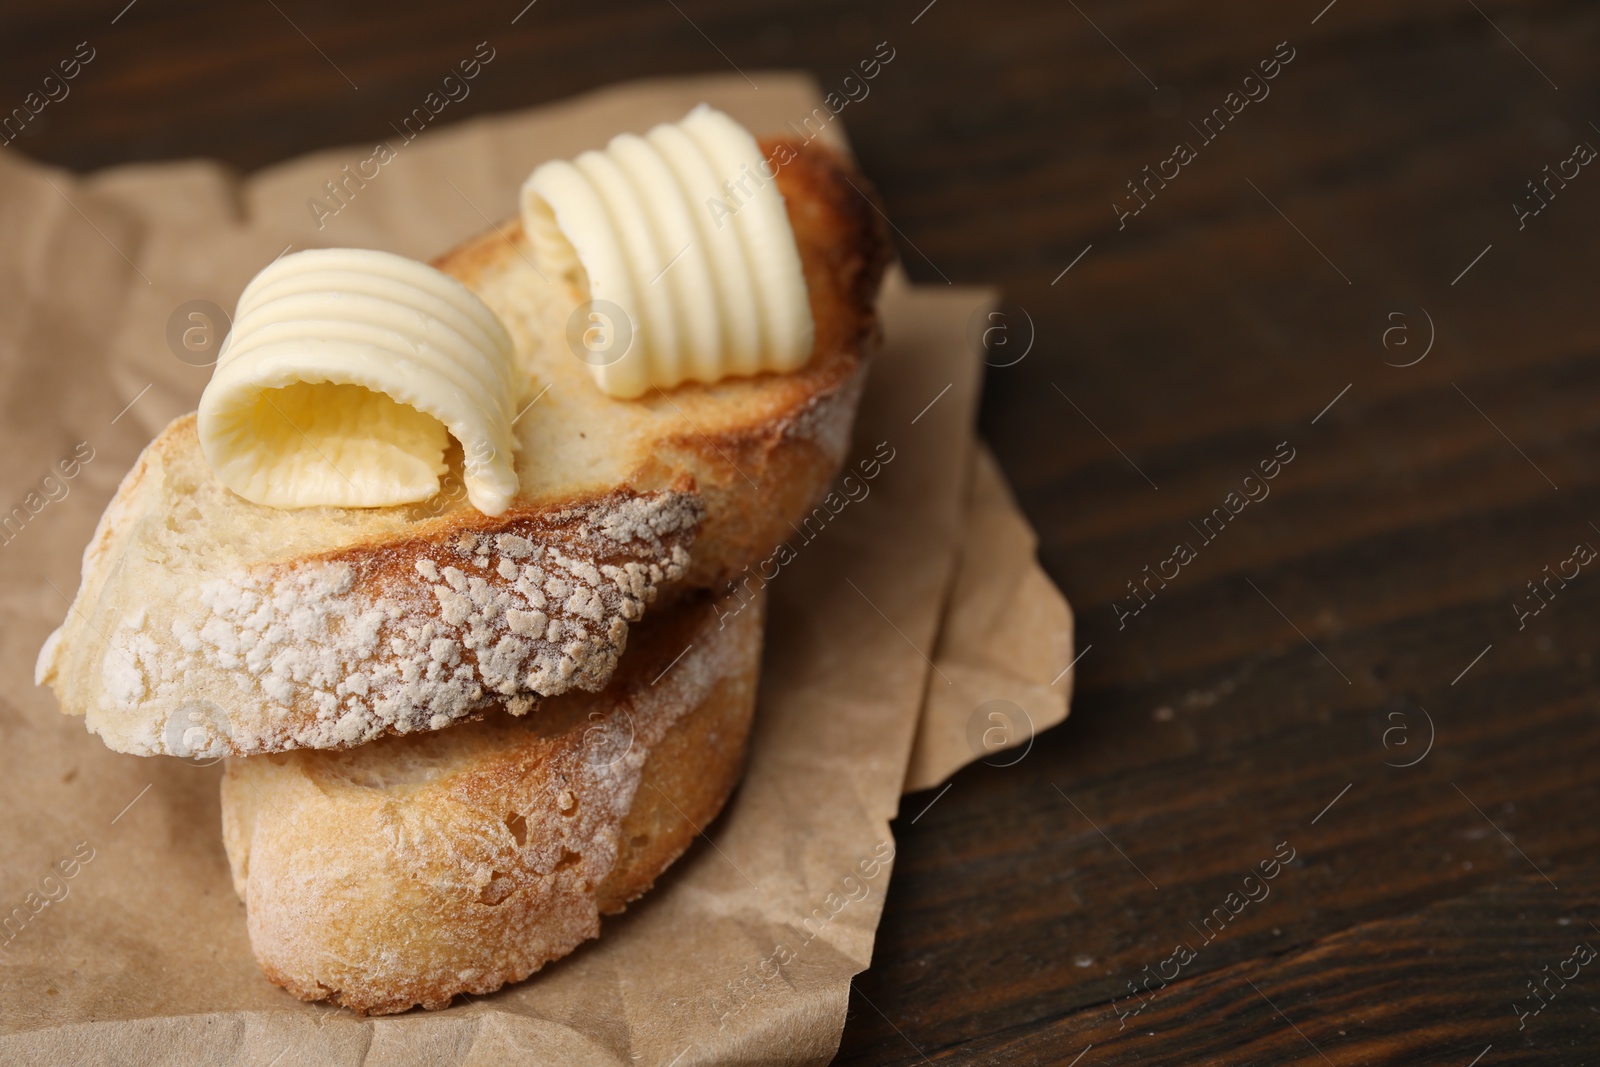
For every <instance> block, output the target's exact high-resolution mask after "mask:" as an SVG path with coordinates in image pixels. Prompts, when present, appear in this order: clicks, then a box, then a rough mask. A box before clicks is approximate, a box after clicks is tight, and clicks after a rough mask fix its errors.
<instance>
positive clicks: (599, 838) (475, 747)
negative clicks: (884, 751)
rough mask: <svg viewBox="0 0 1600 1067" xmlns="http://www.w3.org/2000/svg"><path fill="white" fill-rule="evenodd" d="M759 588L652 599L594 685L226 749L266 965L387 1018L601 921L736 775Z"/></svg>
mask: <svg viewBox="0 0 1600 1067" xmlns="http://www.w3.org/2000/svg"><path fill="white" fill-rule="evenodd" d="M749 606H750V610H747V611H740V612H734V613H731V614H730V615H729V618H728V621H727V625H726V626H724V625H723V624H722V623H721V622H719V619H718V615H719V606H718V605H717V604H716V603H714V602H713V599H712V598H711V596H710V595H708V594H705V593H700V594H695V595H692V596H690V597H687V598H685V599H683V600H681V601H679V602H678V603H677V604H675V605H674V606H673V607H671V608H669V609H667V610H665V611H662V612H659V613H655V614H653V615H652V616H651V618H650V619H649V620H647V621H646V622H645V623H643V624H642V625H641V626H639V627H638V628H637V630H636V637H635V639H634V640H635V648H634V649H632V650H630V652H629V653H628V655H627V657H626V658H625V659H624V660H623V664H622V667H621V669H620V670H619V671H618V672H617V673H616V675H615V676H613V678H612V680H611V684H610V685H609V686H608V687H607V688H606V689H605V690H604V691H603V692H601V693H597V694H590V693H583V692H573V693H568V694H567V695H565V696H560V697H555V698H553V699H551V700H548V701H546V702H545V703H544V704H543V706H542V707H541V708H540V709H539V711H538V713H537V714H535V715H531V716H526V717H521V718H517V717H513V716H509V715H490V716H487V717H486V718H484V719H483V720H481V721H478V722H473V723H467V724H465V725H461V726H456V727H453V728H452V729H449V730H441V731H437V732H434V733H427V734H421V735H416V736H411V737H390V738H385V739H383V740H380V741H375V742H373V743H372V744H369V745H363V746H361V747H360V748H355V749H349V750H346V751H337V752H313V751H300V752H291V753H280V754H268V755H261V756H251V757H248V758H244V759H230V760H229V761H228V764H227V773H226V775H225V776H224V778H223V781H222V834H223V841H224V843H225V844H226V845H227V850H228V860H229V863H230V864H231V865H232V868H233V884H234V888H235V889H236V890H237V891H238V893H239V896H240V898H241V899H243V900H244V902H245V904H246V906H247V908H248V911H249V929H250V943H251V946H252V947H253V948H254V950H255V954H256V959H257V960H258V961H259V962H260V964H261V969H262V971H263V972H264V973H265V974H266V976H267V977H268V978H269V979H271V980H272V981H273V982H275V983H277V984H278V985H280V986H282V987H283V988H285V989H287V990H288V991H289V992H291V993H293V994H295V995H296V996H298V997H301V998H302V999H305V1000H331V1001H334V1002H335V1003H338V1004H341V1005H343V1006H344V1007H347V1008H350V1009H352V1010H354V1011H357V1012H360V1013H361V1014H364V1015H371V1014H384V1013H388V1012H397V1011H404V1010H406V1009H407V1008H410V1007H412V1006H414V1005H417V1004H421V1005H424V1006H425V1007H429V1008H441V1007H444V1006H445V1005H446V1004H448V1003H449V1002H450V999H451V998H452V997H453V996H455V995H456V994H458V993H489V992H492V991H494V990H496V989H498V988H500V986H502V985H503V984H505V983H507V982H516V981H520V980H522V979H523V978H526V977H527V976H528V975H529V974H531V973H532V972H533V971H536V970H538V969H539V968H540V967H541V966H543V965H544V964H546V963H548V962H549V961H551V960H554V959H557V958H559V957H561V956H564V955H566V954H567V953H569V952H571V951H572V950H573V949H574V948H576V947H577V946H578V945H579V944H581V943H582V942H583V941H585V940H587V939H588V938H591V937H595V936H596V935H597V934H598V933H599V931H600V916H601V915H602V914H612V913H615V912H619V911H622V910H623V908H624V907H625V906H626V905H627V903H628V902H629V901H631V900H633V899H634V898H635V897H637V896H639V895H640V894H641V893H643V892H644V891H645V890H647V889H649V888H650V886H651V884H652V883H653V882H654V881H655V879H656V878H657V876H659V875H660V874H661V872H662V871H664V870H665V869H666V868H667V867H668V866H669V865H671V863H672V862H673V860H675V859H676V858H677V857H678V856H679V855H681V854H682V853H683V851H684V849H685V848H687V847H688V846H689V844H690V842H691V841H692V840H693V839H694V837H695V836H696V835H697V834H698V833H699V831H700V829H701V828H703V827H704V826H705V825H706V824H707V823H708V822H710V821H711V819H713V818H714V817H715V816H716V814H717V812H718V811H720V810H721V808H722V806H723V803H724V802H725V801H726V800H727V798H728V795H729V794H730V793H731V792H732V790H733V787H734V785H735V784H736V783H737V781H738V779H739V776H740V773H741V770H742V768H743V763H744V752H745V741H746V738H747V736H748V733H749V727H750V718H751V714H752V711H753V709H754V706H755V695H756V679H757V674H758V671H759V666H760V658H761V632H762V618H761V617H762V614H763V604H762V603H761V602H760V600H759V598H758V599H757V600H756V601H754V602H749ZM722 610H726V609H725V608H724V609H722Z"/></svg>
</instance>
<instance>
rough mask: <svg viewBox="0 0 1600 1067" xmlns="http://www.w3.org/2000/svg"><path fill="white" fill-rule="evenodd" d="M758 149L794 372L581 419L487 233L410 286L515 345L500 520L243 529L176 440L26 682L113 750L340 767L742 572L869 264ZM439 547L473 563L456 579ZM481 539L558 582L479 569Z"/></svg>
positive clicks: (828, 165) (842, 423)
mask: <svg viewBox="0 0 1600 1067" xmlns="http://www.w3.org/2000/svg"><path fill="white" fill-rule="evenodd" d="M780 147H783V146H781V145H780V143H779V142H773V141H769V142H765V143H764V144H763V148H764V150H766V151H768V152H769V153H771V154H772V155H773V156H774V158H777V159H781V160H786V161H785V162H784V164H783V166H782V167H780V169H779V171H778V175H777V181H778V185H779V188H780V190H781V191H782V193H783V194H784V197H785V201H786V204H787V206H788V211H789V214H790V217H791V221H792V222H793V228H794V231H795V235H796V239H797V242H798V244H799V248H800V253H801V260H802V265H803V269H804V271H805V274H806V279H807V285H808V289H809V293H810V300H811V304H812V311H813V317H814V320H815V323H816V347H815V350H814V354H813V357H812V359H811V360H810V361H809V362H808V363H807V364H806V365H805V366H804V367H803V368H801V369H800V370H799V371H797V372H795V373H792V374H784V375H773V374H766V375H760V376H757V377H754V378H749V379H730V380H727V381H723V382H718V383H715V384H712V385H701V384H686V385H683V386H680V387H678V388H676V389H673V390H670V391H668V392H665V393H662V392H658V393H656V394H653V395H651V396H648V397H646V398H644V399H641V400H638V401H616V400H613V399H611V398H608V397H605V396H604V395H603V394H601V393H599V391H598V390H596V389H594V388H593V387H592V385H591V384H590V383H589V382H588V380H587V377H586V375H587V368H586V367H583V366H582V365H581V364H579V363H578V361H577V360H576V359H574V358H573V357H572V356H571V355H570V354H569V353H567V352H566V351H565V347H564V345H563V344H561V342H560V340H559V339H558V340H556V341H551V339H550V336H549V335H550V334H551V333H552V332H556V333H559V330H557V329H555V328H554V327H552V326H551V324H550V322H549V321H548V320H547V318H540V317H539V315H536V314H534V313H533V311H534V310H539V311H540V313H541V314H543V313H544V312H546V311H548V309H542V310H541V309H533V310H530V308H529V307H527V306H525V305H527V304H528V303H529V300H530V299H531V298H528V297H527V293H528V292H529V291H530V286H531V264H529V262H528V261H527V259H526V250H525V249H524V248H522V247H521V246H520V245H519V244H517V241H518V240H519V237H518V234H519V232H520V231H519V228H518V227H517V226H515V225H514V224H512V225H508V226H506V227H501V228H497V229H493V230H490V231H487V232H485V233H484V234H481V235H479V236H478V237H475V238H473V239H471V240H469V241H467V242H465V243H464V244H463V245H461V246H460V247H458V248H457V249H455V250H453V251H451V252H449V253H446V254H445V255H443V256H441V257H439V259H438V260H437V261H436V262H437V263H438V265H439V266H440V267H441V268H442V269H445V270H448V271H450V272H451V273H453V274H455V275H457V276H458V277H460V278H461V279H462V280H463V281H465V282H466V283H467V284H469V285H472V286H474V287H475V288H477V289H479V291H480V295H482V296H483V297H484V299H485V300H486V301H488V302H489V303H490V306H491V307H494V308H495V310H496V311H497V312H498V313H500V314H501V315H502V317H503V318H505V319H506V320H507V321H508V323H513V332H514V333H518V332H519V331H520V334H521V337H522V343H521V346H520V348H519V351H523V352H524V353H527V354H528V359H529V360H531V363H530V366H529V368H528V371H529V375H530V377H531V378H532V379H533V380H534V382H535V384H536V386H537V385H539V384H540V383H542V385H543V386H549V387H551V388H550V391H549V395H548V396H544V398H543V399H542V400H540V401H539V407H538V408H537V409H536V410H535V411H534V412H533V413H532V414H530V415H528V417H527V418H525V419H523V420H522V423H521V425H520V426H519V431H518V432H519V434H520V435H521V436H520V440H521V445H522V447H521V449H520V450H519V453H518V458H517V463H518V469H519V475H520V476H521V477H522V479H523V490H522V492H521V493H520V494H519V497H518V499H517V502H516V503H515V504H514V506H513V507H512V509H511V510H510V511H508V512H507V513H506V514H505V515H502V516H499V517H496V518H494V519H488V518H486V517H484V516H482V515H481V514H479V513H478V512H476V511H475V510H473V509H471V508H470V507H469V506H467V505H466V504H465V502H464V501H462V500H460V499H459V498H457V499H449V498H446V497H441V498H439V499H436V500H435V501H432V502H429V503H428V504H426V505H415V506H410V507H404V508H385V509H368V510H365V511H362V510H358V509H337V508H324V509H313V512H314V513H307V512H288V511H279V510H276V509H271V508H260V507H257V506H255V505H251V504H248V503H246V502H244V501H242V500H240V499H239V498H237V497H234V496H233V495H232V494H231V493H228V491H227V490H226V489H224V488H222V487H221V486H220V483H217V482H216V479H215V478H214V477H213V476H212V475H211V473H210V470H209V468H208V467H206V465H205V463H204V460H203V457H201V456H200V453H199V447H198V439H197V437H196V435H195V428H194V424H193V419H192V418H185V419H180V420H178V421H176V422H175V423H174V424H173V425H172V426H170V427H168V429H167V430H166V431H165V432H164V433H163V434H162V435H161V436H160V437H158V438H157V439H156V441H154V442H153V443H152V444H151V445H150V446H149V448H147V449H146V451H145V453H144V455H143V456H141V458H140V460H139V462H138V464H137V465H136V466H135V468H134V472H133V473H132V474H130V476H129V477H128V479H126V480H125V481H124V484H123V486H122V488H121V489H119V491H118V494H117V497H116V499H114V500H113V502H112V504H111V505H110V507H109V508H108V509H107V513H106V516H105V517H104V519H103V520H102V524H101V527H100V530H99V531H97V534H96V536H95V539H94V542H93V543H92V546H91V548H90V550H89V551H88V552H86V553H85V558H84V577H83V582H82V585H81V586H80V590H79V594H78V599H77V601H76V602H75V604H74V605H73V608H72V610H71V611H69V613H68V617H67V620H66V621H65V622H64V623H63V625H62V628H61V629H60V630H59V631H57V634H56V635H55V636H53V637H52V638H51V640H50V642H49V643H48V644H47V645H46V647H45V649H44V650H43V651H42V652H41V655H40V660H39V670H38V680H39V681H41V682H44V683H48V684H51V685H52V686H53V687H54V688H55V690H56V694H57V697H58V700H59V701H60V704H61V707H62V710H63V711H65V712H67V713H69V714H84V715H86V716H87V717H88V725H89V727H90V729H91V730H94V731H95V732H97V733H99V734H101V736H102V737H103V738H104V739H105V741H106V743H107V744H108V745H110V746H111V747H112V748H115V749H117V750H119V751H125V752H134V753H138V754H146V755H147V754H162V753H164V754H173V755H183V756H218V755H224V754H227V755H249V754H252V753H257V752H264V751H285V750H289V749H294V748H336V747H341V746H350V745H358V744H362V743H365V742H366V741H369V740H371V739H373V738H375V737H379V736H383V735H384V734H388V733H409V732H416V731H425V730H432V729H439V728H442V727H443V726H447V725H449V724H450V723H452V722H455V721H458V720H461V719H464V718H470V717H473V716H475V715H478V714H481V713H482V711H483V709H484V708H485V707H487V706H489V705H491V704H492V703H493V702H495V701H496V700H499V699H501V698H508V697H515V698H516V699H518V700H521V701H523V702H524V703H526V702H527V701H529V700H533V699H537V698H538V697H539V696H551V695H555V694H558V693H562V692H566V691H568V690H570V689H574V688H583V689H595V688H598V687H599V686H601V685H603V684H604V682H605V679H606V678H607V677H609V676H610V673H611V671H612V670H613V669H614V668H615V665H616V663H617V661H618V657H619V656H620V655H621V653H622V650H623V648H624V647H625V642H626V640H627V627H628V625H629V624H630V623H632V622H633V621H634V620H635V619H636V618H637V617H638V615H639V614H640V612H641V611H642V609H643V605H644V604H646V603H649V602H650V601H652V600H653V599H654V598H655V597H656V595H657V593H658V591H661V592H666V591H669V590H671V593H670V595H669V597H668V599H671V597H672V596H676V595H677V592H676V590H683V589H693V588H710V587H716V586H718V585H719V584H720V583H722V582H724V581H726V580H728V579H730V578H732V577H734V576H735V575H737V574H738V573H739V572H740V570H741V569H742V568H745V567H747V566H752V565H754V564H756V563H757V562H758V561H760V560H761V559H762V558H763V557H764V556H766V555H767V553H769V552H770V551H771V550H772V548H773V547H774V546H775V545H776V544H777V543H778V542H779V541H780V540H783V539H784V538H785V537H787V536H788V535H789V532H790V524H791V523H792V522H795V521H797V520H798V519H799V518H800V517H801V516H802V515H803V514H805V513H806V512H807V511H808V510H809V509H810V508H811V507H812V506H813V505H814V504H815V502H816V500H817V498H819V497H820V496H821V495H822V493H823V492H824V490H825V489H826V487H827V484H828V482H829V481H830V480H831V479H832V478H833V476H834V475H835V473H836V472H837V470H838V468H839V466H840V464H841V463H842V462H843V459H844V456H845V451H846V449H847V447H848V443H849V432H850V426H851V422H852V420H853V416H854V411H855V407H856V403H857V400H858V398H859V395H860V391H861V387H862V383H863V380H864V376H865V360H866V354H867V353H868V352H869V351H870V349H871V348H872V346H874V345H875V344H876V343H877V323H876V317H875V312H874V308H873V300H874V296H875V293H876V289H877V285H878V282H879V280H880V278H881V275H882V271H883V267H884V264H885V262H886V258H887V255H888V244H887V242H886V241H885V240H884V237H883V233H882V226H881V222H880V221H879V220H878V218H877V216H876V213H875V212H874V211H873V210H872V208H871V205H870V204H869V203H868V202H867V200H866V199H865V194H864V193H862V192H860V191H858V189H857V188H855V181H857V180H856V179H852V178H851V177H850V174H849V172H848V169H847V164H845V163H844V162H843V161H842V160H841V159H839V157H837V156H835V155H834V154H833V153H832V152H830V151H828V150H826V149H823V148H821V147H819V146H816V145H803V146H800V147H799V148H794V147H793V146H788V147H789V148H790V153H789V155H788V156H785V155H784V154H783V153H781V152H780V151H779V148H780ZM508 238H509V239H508ZM541 395H543V394H541ZM586 434H587V435H588V438H589V439H588V441H587V443H586V444H582V445H580V443H579V442H580V441H581V440H582V439H584V438H585V435H586ZM540 435H543V436H540ZM567 444H571V445H572V447H573V450H574V452H575V453H576V454H575V455H573V456H568V455H566V454H565V453H564V452H563V451H562V449H563V447H565V446H566V445H567ZM584 449H586V451H585V450H584ZM573 516H578V517H579V518H580V520H581V521H579V522H577V523H576V524H575V525H574V524H573V523H571V522H567V521H566V519H569V518H571V517H573ZM552 517H558V518H559V517H564V518H562V519H561V521H555V520H554V519H553V518H552ZM646 528H648V529H646ZM618 530H622V531H623V532H625V533H626V532H627V531H629V530H634V531H642V533H641V535H640V536H632V535H629V536H625V537H622V538H621V539H618V538H616V537H613V536H612V535H613V534H615V533H616V532H617V531H618ZM463 533H469V534H471V535H472V536H473V537H474V538H476V545H477V546H478V547H480V548H481V546H482V545H484V544H489V545H491V548H492V549H493V550H492V551H489V552H483V551H471V552H466V553H462V552H461V551H460V550H459V547H458V546H459V543H460V539H461V536H462V534H463ZM503 535H512V536H513V537H515V538H517V539H520V541H522V542H526V543H527V544H528V545H531V546H532V548H531V550H530V551H532V552H534V553H536V554H537V553H542V552H545V551H546V550H549V551H550V552H551V553H553V554H554V555H556V556H557V557H558V558H557V559H556V564H557V565H556V566H555V567H554V568H553V569H552V568H547V567H544V565H543V563H542V562H540V561H539V560H536V559H530V558H528V557H527V556H516V555H514V554H513V553H510V552H506V551H500V549H499V540H500V539H501V537H502V536H503ZM541 538H543V540H541ZM691 541H692V546H691ZM546 542H548V543H546ZM446 557H450V559H449V560H448V561H447V559H446ZM455 557H462V558H455ZM508 557H510V558H508ZM447 566H449V567H451V568H453V574H446V573H445V568H446V567H447ZM530 567H533V568H534V570H533V571H530V570H529V568H530ZM430 568H432V569H431V570H430ZM435 572H437V577H436V576H435ZM535 572H536V573H535ZM549 582H554V583H555V585H554V586H553V587H552V586H547V583H549ZM674 586H675V587H676V589H675V590H673V589H672V587H674ZM579 587H582V588H579ZM552 590H556V591H552ZM557 591H559V595H558V592H557ZM570 596H577V600H575V601H572V603H571V604H570V606H569V605H568V604H567V601H568V598H569V597H570ZM261 605H267V606H268V607H271V608H272V610H271V611H267V610H265V609H262V608H261V607H260V606H261ZM274 605H276V606H277V607H272V606H274ZM264 612H265V613H264ZM274 612H276V613H274ZM513 613H515V614H513ZM294 619H299V620H301V622H303V623H304V626H302V628H301V630H295V629H294V627H293V626H291V625H290V623H291V621H292V620H294ZM540 626H543V627H544V628H545V629H544V630H543V631H542V632H540V631H539V627H540Z"/></svg>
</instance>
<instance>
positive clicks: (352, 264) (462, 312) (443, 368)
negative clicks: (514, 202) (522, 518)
mask: <svg viewBox="0 0 1600 1067" xmlns="http://www.w3.org/2000/svg"><path fill="white" fill-rule="evenodd" d="M512 360H513V355H512V342H511V337H510V335H509V334H508V333H507V332H506V328H505V326H504V325H503V324H502V323H501V322H500V319H499V318H498V317H497V316H496V315H495V313H494V312H493V311H491V310H489V308H488V307H487V306H486V305H485V304H484V303H483V301H481V300H479V299H478V297H477V296H475V295H474V294H473V293H472V292H471V290H469V289H467V287H466V286H464V285H462V284H461V283H460V282H458V281H456V280H455V279H454V278H451V277H450V276H449V275H447V274H443V273H441V272H440V271H437V270H435V269H433V268H432V267H429V266H427V265H426V264H423V263H418V262H417V261H415V260H412V259H407V258H406V257H404V256H397V255H394V254H392V253H388V252H377V251H371V250H367V249H356V248H330V249H314V250H311V251H306V252H296V253H294V254H293V255H288V256H283V257H282V258H280V259H278V260H276V261H274V262H273V263H271V264H270V265H268V266H267V267H266V269H264V270H262V271H261V273H259V274H257V275H256V276H255V278H254V279H252V280H251V282H250V284H249V285H247V286H246V287H245V290H244V292H243V293H242V294H241V295H240V297H239V305H238V310H237V311H236V313H235V315H234V320H233V331H232V333H231V334H230V335H229V337H228V340H227V342H226V343H225V344H224V346H223V348H222V351H221V353H220V355H219V356H218V359H217V368H216V371H215V372H214V373H213V374H212V376H211V382H210V383H209V384H208V385H207V386H206V390H205V393H204V394H203V395H202V396H201V398H200V412H199V434H200V447H201V449H202V450H203V451H204V453H205V457H206V461H207V462H208V463H210V465H211V469H212V470H213V471H215V472H216V475H217V477H218V478H219V479H221V481H222V483H223V484H224V485H226V486H227V487H228V488H229V489H231V490H233V491H234V492H235V493H238V494H239V495H240V496H242V497H244V498H245V499H246V500H250V501H253V502H254V503H257V504H265V505H268V506H270V507H280V508H291V507H312V506H317V505H331V506H338V507H384V506H389V505H394V504H405V503H414V502H417V501H422V500H427V499H428V498H429V497H431V496H433V495H434V494H435V493H437V492H438V491H439V479H440V476H441V475H443V474H444V473H445V470H446V469H447V468H446V464H445V449H446V447H447V446H448V445H449V438H450V437H452V436H453V437H454V438H455V439H456V440H457V441H459V442H460V444H461V450H462V455H463V467H464V469H463V474H464V479H463V480H464V481H465V483H466V491H467V498H468V500H470V501H471V503H472V505H473V506H474V507H476V508H477V509H478V510H479V511H482V512H484V513H485V514H489V515H497V514H499V513H501V512H503V511H504V510H505V509H506V507H507V506H508V505H509V504H510V503H511V500H512V498H513V497H514V496H515V495H516V492H517V474H516V470H515V468H514V467H513V465H512V452H513V450H514V448H515V447H516V439H515V437H514V436H513V434H512V432H511V424H512V421H513V420H514V417H515V407H514V405H515V403H516V397H517V385H516V382H517V376H516V374H515V371H514V369H513V362H512Z"/></svg>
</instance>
